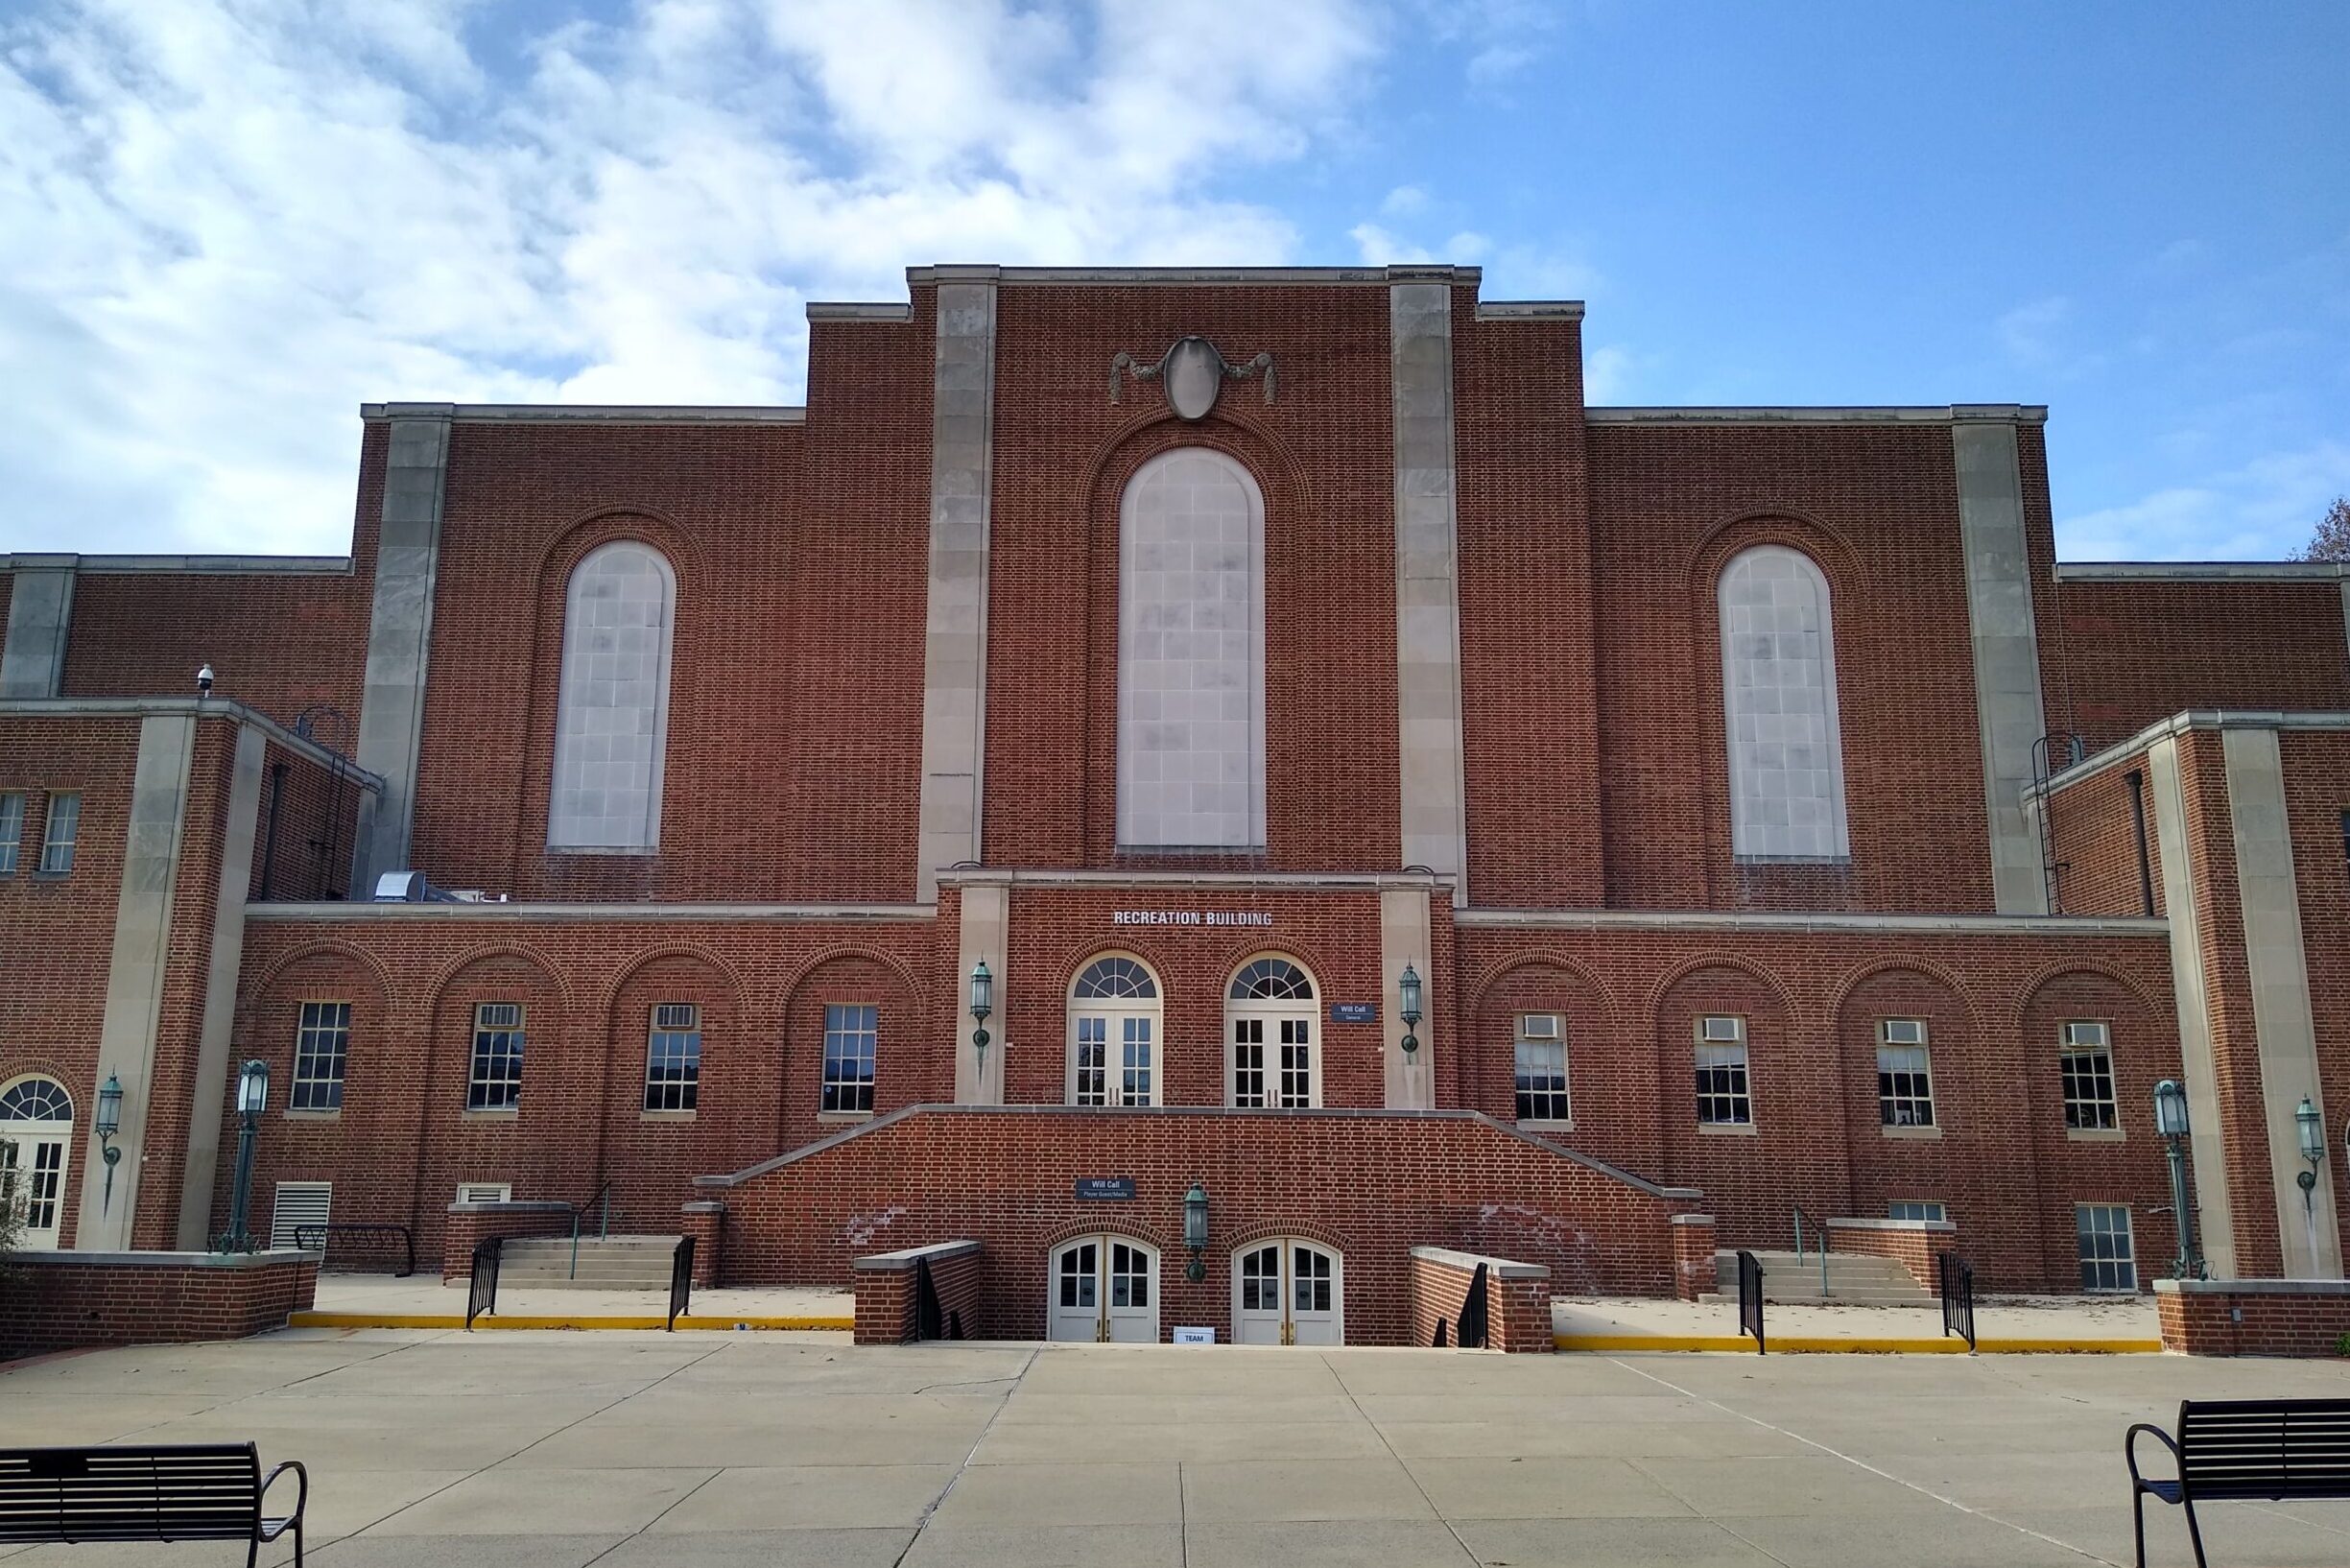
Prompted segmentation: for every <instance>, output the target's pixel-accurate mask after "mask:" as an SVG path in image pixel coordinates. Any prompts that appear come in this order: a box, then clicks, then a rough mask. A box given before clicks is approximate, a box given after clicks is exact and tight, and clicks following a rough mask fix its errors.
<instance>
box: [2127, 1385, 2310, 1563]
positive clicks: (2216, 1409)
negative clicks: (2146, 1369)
mask: <svg viewBox="0 0 2350 1568" xmlns="http://www.w3.org/2000/svg"><path fill="white" fill-rule="evenodd" d="M2141 1432H2150V1433H2152V1434H2153V1435H2154V1436H2155V1437H2159V1438H2161V1439H2162V1444H2163V1446H2164V1447H2166V1448H2168V1449H2170V1450H2171V1457H2172V1459H2174V1460H2176V1461H2178V1478H2177V1479H2176V1480H2174V1481H2155V1480H2149V1479H2148V1478H2147V1477H2145V1476H2142V1475H2140V1474H2139V1473H2138V1452H2137V1448H2138V1434H2139V1433H2141ZM2122 1454H2123V1457H2124V1460H2126V1461H2128V1464H2129V1485H2130V1494H2129V1510H2130V1514H2131V1517H2132V1520H2133V1522H2134V1523H2135V1525H2136V1527H2137V1532H2138V1568H2146V1499H2147V1496H2148V1494H2149V1493H2151V1494H2152V1495H2153V1496H2155V1497H2158V1498H2160V1499H2162V1500H2163V1501H2164V1502H2166V1503H2176V1504H2179V1505H2180V1506H2182V1507H2183V1508H2185V1509H2186V1510H2187V1538H2188V1539H2189V1540H2191V1541H2193V1542H2194V1543H2195V1560H2196V1568H2204V1562H2203V1532H2202V1531H2201V1530H2200V1529H2199V1528H2197V1527H2196V1519H2195V1506H2196V1504H2197V1503H2219V1502H2271V1503H2274V1502H2285V1501H2290V1500H2293V1499H2306V1498H2314V1497H2350V1399H2189V1400H2184V1401H2181V1402H2180V1404H2179V1407H2178V1437H2176V1438H2173V1437H2172V1436H2171V1434H2169V1433H2168V1432H2165V1431H2164V1430H2163V1429H2162V1428H2160V1427H2158V1426H2153V1425H2149V1424H2148V1423H2147V1422H2145V1421H2140V1422H2139V1423H2137V1424H2136V1425H2135V1426H2133V1427H2131V1428H2130V1429H2129V1431H2128V1433H2127V1434H2126V1435H2124V1437H2123V1438H2122Z"/></svg>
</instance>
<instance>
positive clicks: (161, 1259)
mask: <svg viewBox="0 0 2350 1568" xmlns="http://www.w3.org/2000/svg"><path fill="white" fill-rule="evenodd" d="M325 1256H326V1254H325V1253H323V1252H305V1251H303V1250H302V1249H300V1248H299V1247H277V1248H274V1249H265V1250H263V1251H259V1252H83V1251H80V1250H77V1249H71V1248H68V1249H63V1250H59V1251H56V1252H12V1253H11V1254H10V1255H9V1267H10V1268H12V1269H13V1268H16V1267H18V1266H19V1265H21V1266H23V1267H26V1268H34V1269H59V1268H85V1269H269V1268H274V1267H275V1266H277V1265H279V1264H284V1263H300V1262H303V1261H305V1260H307V1261H309V1262H312V1263H317V1262H320V1261H322V1260H323V1259H324V1258H325Z"/></svg>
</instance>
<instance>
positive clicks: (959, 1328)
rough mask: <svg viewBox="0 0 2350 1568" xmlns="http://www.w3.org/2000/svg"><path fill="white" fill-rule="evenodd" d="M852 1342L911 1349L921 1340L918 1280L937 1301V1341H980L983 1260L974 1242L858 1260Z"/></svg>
mask: <svg viewBox="0 0 2350 1568" xmlns="http://www.w3.org/2000/svg"><path fill="white" fill-rule="evenodd" d="M851 1267H852V1268H853V1269H854V1270H855V1278H856V1281H857V1293H856V1295H857V1316H856V1329H855V1338H856V1342H857V1343H859V1344H909V1343H911V1342H914V1341H915V1340H918V1339H920V1338H921V1337H922V1335H921V1315H920V1312H919V1307H920V1304H921V1284H920V1282H921V1276H922V1272H923V1271H924V1270H925V1269H927V1270H928V1271H929V1273H930V1280H931V1288H932V1289H933V1290H934V1291H935V1292H936V1293H937V1294H938V1324H939V1326H938V1333H937V1335H936V1336H935V1337H936V1338H938V1339H962V1340H982V1339H985V1338H986V1337H987V1334H986V1312H987V1259H986V1252H985V1248H984V1247H981V1246H980V1244H979V1243H977V1242H965V1241H950V1242H934V1243H932V1244H931V1245H929V1246H927V1247H907V1248H905V1249H904V1250H902V1251H897V1252H883V1253H876V1254H874V1255H873V1256H871V1257H864V1258H859V1259H857V1260H856V1261H855V1262H854V1263H853V1264H852V1265H851Z"/></svg>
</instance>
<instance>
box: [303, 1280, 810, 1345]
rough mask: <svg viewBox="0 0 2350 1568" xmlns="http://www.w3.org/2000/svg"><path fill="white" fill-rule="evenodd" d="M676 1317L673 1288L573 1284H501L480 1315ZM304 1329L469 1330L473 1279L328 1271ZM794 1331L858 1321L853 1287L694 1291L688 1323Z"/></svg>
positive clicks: (636, 1320) (519, 1319)
mask: <svg viewBox="0 0 2350 1568" xmlns="http://www.w3.org/2000/svg"><path fill="white" fill-rule="evenodd" d="M668 1318H669V1292H668V1291H667V1290H666V1289H663V1290H659V1291H603V1290H582V1289H578V1288H575V1287H571V1286H562V1287H555V1286H543V1287H537V1288H533V1287H531V1286H528V1285H515V1284H509V1283H501V1284H500V1286H499V1289H498V1310H497V1313H496V1314H495V1316H492V1317H483V1318H480V1319H475V1321H474V1325H473V1326H474V1328H475V1329H476V1330H477V1331H478V1330H481V1329H487V1328H504V1329H513V1328H581V1329H612V1328H660V1327H662V1326H664V1325H665V1324H666V1323H667V1321H668ZM293 1326H294V1327H296V1328H463V1327H464V1326H465V1282H464V1281H463V1280H462V1279H460V1280H457V1281H455V1282H454V1283H452V1284H448V1285H443V1284H441V1283H440V1282H439V1280H437V1279H427V1278H424V1277H421V1276H418V1277H415V1278H410V1279H394V1278H392V1276H390V1275H388V1274H320V1276H319V1294H318V1302H317V1305H316V1306H315V1307H314V1308H313V1310H311V1311H309V1312H297V1313H296V1314H295V1315H294V1318H293ZM738 1326H739V1327H743V1328H749V1329H787V1330H802V1331H821V1332H826V1333H835V1332H837V1333H841V1334H846V1333H847V1332H848V1331H849V1330H850V1329H851V1328H853V1327H855V1326H856V1302H855V1298H854V1297H853V1296H852V1295H850V1293H848V1292H847V1291H840V1290H833V1289H830V1288H828V1287H825V1286H820V1285H762V1286H712V1287H710V1288H708V1289H697V1290H696V1291H695V1292H694V1299H693V1309H692V1311H691V1312H690V1313H688V1314H687V1315H686V1316H685V1317H682V1318H679V1319H677V1327H678V1328H680V1329H723V1330H728V1331H731V1330H733V1329H735V1328H737V1327H738Z"/></svg>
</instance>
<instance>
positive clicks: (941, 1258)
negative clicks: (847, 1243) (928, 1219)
mask: <svg viewBox="0 0 2350 1568" xmlns="http://www.w3.org/2000/svg"><path fill="white" fill-rule="evenodd" d="M979 1249H980V1245H979V1243H977V1242H932V1243H931V1244H930V1245H929V1246H928V1247H900V1248H899V1249H898V1250H896V1251H894V1252H874V1253H871V1254H869V1255H868V1256H866V1257H862V1258H851V1259H850V1260H849V1265H848V1266H849V1267H850V1268H851V1269H855V1270H858V1271H861V1272H864V1273H875V1274H887V1273H900V1272H904V1271H908V1270H911V1269H912V1268H914V1265H915V1264H917V1263H922V1262H924V1261H928V1262H931V1263H943V1262H945V1261H946V1260H947V1259H948V1258H960V1257H962V1256H964V1255H965V1254H968V1253H976V1252H977V1251H979Z"/></svg>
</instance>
